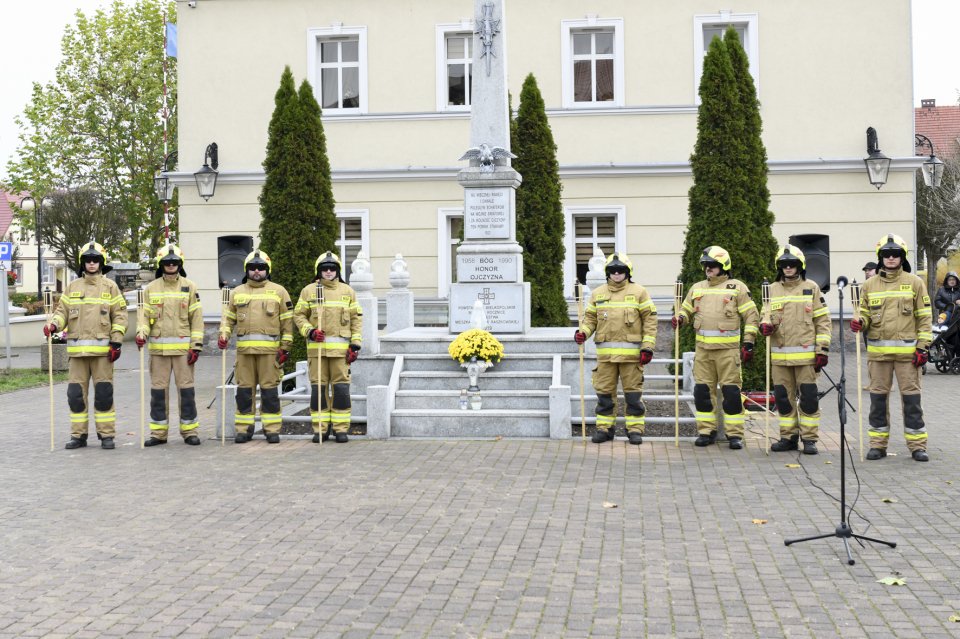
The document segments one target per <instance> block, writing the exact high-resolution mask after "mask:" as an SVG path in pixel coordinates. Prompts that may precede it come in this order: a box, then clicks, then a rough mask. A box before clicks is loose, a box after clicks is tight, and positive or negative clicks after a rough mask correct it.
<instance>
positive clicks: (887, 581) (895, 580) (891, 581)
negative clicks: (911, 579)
mask: <svg viewBox="0 0 960 639" xmlns="http://www.w3.org/2000/svg"><path fill="white" fill-rule="evenodd" d="M877 583H878V584H883V585H884V586H906V585H907V582H905V581H904V580H903V579H901V578H900V577H884V578H883V579H877Z"/></svg>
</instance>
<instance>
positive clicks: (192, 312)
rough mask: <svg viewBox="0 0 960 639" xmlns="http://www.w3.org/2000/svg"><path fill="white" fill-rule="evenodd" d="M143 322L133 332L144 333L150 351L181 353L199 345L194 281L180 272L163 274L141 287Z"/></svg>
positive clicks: (200, 313) (200, 312) (199, 316)
mask: <svg viewBox="0 0 960 639" xmlns="http://www.w3.org/2000/svg"><path fill="white" fill-rule="evenodd" d="M142 321H143V323H142V324H141V325H140V326H137V333H138V334H140V335H144V336H146V337H147V342H148V348H149V350H150V352H151V353H152V354H154V355H185V354H186V352H187V351H188V350H190V349H191V348H194V349H197V350H200V349H202V348H203V308H202V307H201V305H200V294H199V293H198V292H197V285H196V284H194V283H193V282H192V281H191V280H188V279H187V278H185V277H183V276H181V275H174V276H168V275H164V276H163V277H160V278H158V279H155V280H153V281H152V282H150V283H149V284H148V285H147V286H146V288H145V289H144V291H143V320H142Z"/></svg>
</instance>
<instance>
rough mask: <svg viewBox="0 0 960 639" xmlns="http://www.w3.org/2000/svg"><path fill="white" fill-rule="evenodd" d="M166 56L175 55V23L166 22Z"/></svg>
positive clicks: (172, 56)
mask: <svg viewBox="0 0 960 639" xmlns="http://www.w3.org/2000/svg"><path fill="white" fill-rule="evenodd" d="M167 57H168V58H175V57H177V25H175V24H173V23H172V22H168V23H167Z"/></svg>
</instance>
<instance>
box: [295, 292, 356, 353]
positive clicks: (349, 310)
mask: <svg viewBox="0 0 960 639" xmlns="http://www.w3.org/2000/svg"><path fill="white" fill-rule="evenodd" d="M317 286H318V282H312V283H310V284H307V285H306V286H304V287H303V290H301V291H300V298H299V299H298V300H297V305H296V307H295V308H294V309H293V321H294V323H296V325H297V330H298V331H299V332H300V334H301V335H303V336H304V337H306V336H307V334H309V333H310V331H312V330H313V329H315V328H319V329H321V330H322V331H323V333H324V335H325V338H324V341H323V342H312V341H309V340H308V341H307V356H308V357H317V356H319V355H320V353H323V355H324V356H325V357H326V356H329V357H335V356H339V357H343V356H344V355H345V354H346V352H347V348H349V346H350V344H355V345H356V346H361V345H362V344H363V309H361V308H360V304H358V303H357V294H356V293H355V292H354V290H353V289H352V288H350V286H348V285H347V284H344V283H343V282H341V281H339V280H321V281H320V282H319V286H320V288H321V291H322V292H321V295H320V303H318V295H317V293H318V291H317Z"/></svg>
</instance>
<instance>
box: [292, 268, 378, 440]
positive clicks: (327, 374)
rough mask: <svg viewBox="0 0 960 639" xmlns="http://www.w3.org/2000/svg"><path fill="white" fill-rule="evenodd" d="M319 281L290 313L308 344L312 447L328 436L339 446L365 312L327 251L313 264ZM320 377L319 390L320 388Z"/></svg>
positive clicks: (346, 427)
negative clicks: (351, 370) (331, 432)
mask: <svg viewBox="0 0 960 639" xmlns="http://www.w3.org/2000/svg"><path fill="white" fill-rule="evenodd" d="M314 269H315V271H316V275H317V280H316V281H314V282H312V283H310V284H307V285H306V286H304V287H303V290H302V291H300V298H299V299H298V300H297V305H296V307H295V308H294V311H293V321H294V322H295V323H296V325H297V330H298V331H300V334H301V335H303V337H304V338H305V339H306V341H307V362H308V363H309V368H310V421H311V422H312V423H313V442H314V443H319V442H320V438H321V433H322V437H323V441H327V438H328V437H329V436H330V430H331V429H332V430H333V432H334V436H335V437H336V440H337V442H338V443H341V444H344V443H346V442H348V441H350V437H349V435H348V434H347V433H348V431H349V430H350V364H352V363H353V362H354V361H356V359H357V356H358V355H359V353H360V345H361V344H362V340H363V337H362V334H361V333H362V330H363V311H362V310H361V308H360V305H359V304H357V294H356V293H355V292H354V291H353V289H352V288H350V287H349V286H348V285H347V284H345V283H344V281H343V277H342V276H341V266H340V258H338V257H337V256H336V255H334V254H333V253H332V252H330V251H327V252H326V253H324V254H323V255H321V256H320V257H318V258H317V261H316V262H315V263H314ZM321 377H322V379H323V388H319V386H318V382H319V379H320V378H321Z"/></svg>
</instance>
